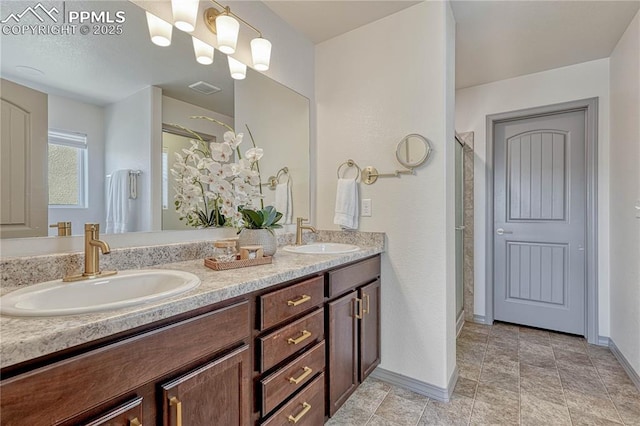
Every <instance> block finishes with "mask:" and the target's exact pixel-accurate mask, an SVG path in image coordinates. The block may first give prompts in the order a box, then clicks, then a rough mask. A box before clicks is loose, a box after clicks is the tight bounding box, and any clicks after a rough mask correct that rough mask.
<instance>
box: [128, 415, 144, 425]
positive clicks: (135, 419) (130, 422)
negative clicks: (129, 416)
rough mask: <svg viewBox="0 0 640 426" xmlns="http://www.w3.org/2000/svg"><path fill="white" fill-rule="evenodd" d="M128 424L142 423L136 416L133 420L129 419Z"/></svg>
mask: <svg viewBox="0 0 640 426" xmlns="http://www.w3.org/2000/svg"><path fill="white" fill-rule="evenodd" d="M129 426H142V423H140V420H138V418H137V417H134V418H133V420H131V421H129Z"/></svg>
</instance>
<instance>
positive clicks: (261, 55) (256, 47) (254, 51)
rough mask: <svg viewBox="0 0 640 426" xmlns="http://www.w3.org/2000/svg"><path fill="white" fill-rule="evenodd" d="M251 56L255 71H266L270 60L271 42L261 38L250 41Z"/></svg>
mask: <svg viewBox="0 0 640 426" xmlns="http://www.w3.org/2000/svg"><path fill="white" fill-rule="evenodd" d="M251 56H252V58H253V67H254V68H255V69H257V70H258V71H266V70H268V69H269V61H270V60H271V42H270V41H269V40H267V39H266V38H262V37H258V38H254V39H253V40H251Z"/></svg>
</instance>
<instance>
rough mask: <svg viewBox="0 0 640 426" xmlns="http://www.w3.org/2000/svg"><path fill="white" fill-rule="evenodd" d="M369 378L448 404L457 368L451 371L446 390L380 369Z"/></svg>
mask: <svg viewBox="0 0 640 426" xmlns="http://www.w3.org/2000/svg"><path fill="white" fill-rule="evenodd" d="M370 377H374V378H376V379H378V380H382V381H383V382H386V383H389V384H390V385H394V386H398V387H400V388H404V389H407V390H410V391H412V392H415V393H419V394H420V395H424V396H427V397H429V398H431V399H435V400H436V401H441V402H449V399H450V398H451V395H452V394H453V389H454V388H455V387H456V383H457V382H458V366H456V368H455V369H454V370H453V374H452V375H451V378H450V379H449V384H448V387H447V388H446V389H445V388H441V387H439V386H435V385H432V384H429V383H425V382H422V381H420V380H416V379H412V378H411V377H407V376H405V375H402V374H398V373H394V372H393V371H389V370H385V369H384V368H380V367H378V368H376V369H375V370H373V372H372V373H371V375H370Z"/></svg>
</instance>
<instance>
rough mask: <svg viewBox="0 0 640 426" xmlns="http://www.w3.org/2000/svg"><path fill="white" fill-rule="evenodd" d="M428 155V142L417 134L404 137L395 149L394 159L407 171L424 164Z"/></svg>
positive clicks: (429, 147)
mask: <svg viewBox="0 0 640 426" xmlns="http://www.w3.org/2000/svg"><path fill="white" fill-rule="evenodd" d="M430 155H431V144H430V143H429V140H428V139H427V138H425V137H424V136H422V135H418V134H410V135H407V136H405V137H404V138H403V139H402V140H401V141H400V142H398V146H397V147H396V158H397V159H398V162H399V163H400V164H402V165H403V166H404V167H406V168H407V169H414V168H416V167H418V166H420V165H422V164H424V163H425V162H426V161H427V160H428V159H429V156H430Z"/></svg>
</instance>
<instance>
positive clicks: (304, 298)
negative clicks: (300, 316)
mask: <svg viewBox="0 0 640 426" xmlns="http://www.w3.org/2000/svg"><path fill="white" fill-rule="evenodd" d="M309 300H311V296H307V295H306V294H303V295H302V296H300V299H298V300H287V306H298V305H302V304H303V303H305V302H308V301H309Z"/></svg>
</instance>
